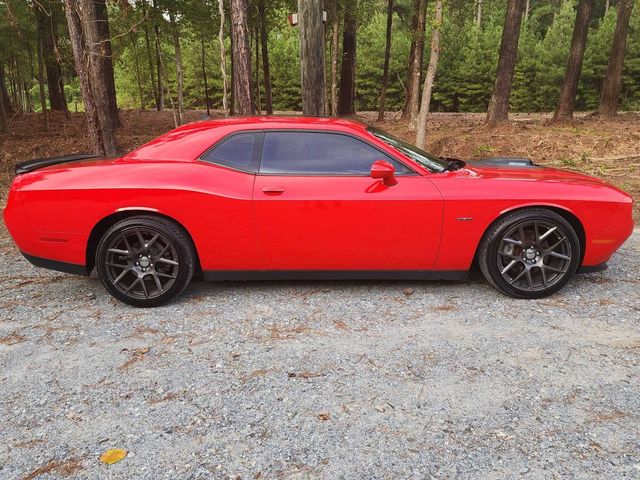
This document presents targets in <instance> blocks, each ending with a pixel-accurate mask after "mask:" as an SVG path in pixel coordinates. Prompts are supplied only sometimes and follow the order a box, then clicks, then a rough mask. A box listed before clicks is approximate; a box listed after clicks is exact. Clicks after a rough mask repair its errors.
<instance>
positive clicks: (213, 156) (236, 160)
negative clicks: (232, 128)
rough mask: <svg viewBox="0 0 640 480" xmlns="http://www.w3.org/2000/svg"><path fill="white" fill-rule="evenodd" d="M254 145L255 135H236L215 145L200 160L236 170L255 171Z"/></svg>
mask: <svg viewBox="0 0 640 480" xmlns="http://www.w3.org/2000/svg"><path fill="white" fill-rule="evenodd" d="M255 144H256V134H255V133H238V134H236V135H233V136H231V137H228V138H226V139H224V140H222V141H221V142H220V143H218V144H216V145H215V146H214V147H213V148H212V149H211V150H209V151H208V152H206V153H205V154H204V155H202V157H200V159H201V160H204V161H205V162H211V163H216V164H218V165H224V166H225V167H230V168H234V169H237V170H245V171H255V168H253V147H254V145H255Z"/></svg>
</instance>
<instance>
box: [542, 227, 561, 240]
mask: <svg viewBox="0 0 640 480" xmlns="http://www.w3.org/2000/svg"><path fill="white" fill-rule="evenodd" d="M557 229H558V227H551V228H550V229H549V230H547V231H546V232H544V233H543V234H542V235H540V241H542V240H544V239H545V238H547V237H548V236H549V235H551V234H552V233H553V232H555V231H556V230H557Z"/></svg>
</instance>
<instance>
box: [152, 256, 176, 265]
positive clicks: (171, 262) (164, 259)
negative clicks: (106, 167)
mask: <svg viewBox="0 0 640 480" xmlns="http://www.w3.org/2000/svg"><path fill="white" fill-rule="evenodd" d="M156 262H162V263H168V264H169V265H174V266H176V267H177V266H178V262H176V261H175V260H169V259H168V258H158V259H157V260H156Z"/></svg>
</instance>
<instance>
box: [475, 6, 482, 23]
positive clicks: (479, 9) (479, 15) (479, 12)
mask: <svg viewBox="0 0 640 480" xmlns="http://www.w3.org/2000/svg"><path fill="white" fill-rule="evenodd" d="M477 2H478V3H477V5H476V8H477V10H476V18H475V24H476V27H478V28H480V26H481V25H482V0H477Z"/></svg>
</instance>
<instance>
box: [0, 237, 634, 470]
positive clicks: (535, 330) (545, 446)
mask: <svg viewBox="0 0 640 480" xmlns="http://www.w3.org/2000/svg"><path fill="white" fill-rule="evenodd" d="M610 265H611V267H610V269H609V270H607V271H605V272H602V273H597V274H591V275H583V276H579V277H577V278H575V279H574V280H573V281H572V282H571V283H570V284H569V286H568V287H567V288H565V289H564V290H563V291H562V292H561V293H559V294H557V295H555V296H553V297H551V298H548V299H545V300H542V301H526V300H525V301H523V300H513V299H509V298H507V297H504V296H502V295H501V294H499V293H498V292H496V291H494V290H493V289H491V288H490V287H488V286H487V285H486V284H485V283H484V282H483V281H482V280H481V279H479V278H476V279H473V280H471V281H469V282H466V283H458V282H286V283H266V282H260V283H226V284H207V283H203V282H198V283H195V284H193V285H192V286H191V287H190V288H189V289H188V290H187V292H186V295H184V296H183V297H182V298H181V299H180V300H179V301H178V302H177V303H174V304H171V305H169V306H166V307H162V308H158V309H153V310H138V309H133V308H130V307H127V306H125V305H123V304H120V303H118V302H117V301H115V300H113V299H112V298H111V297H110V296H109V295H108V294H107V293H106V292H105V291H104V290H103V288H102V287H101V285H100V284H99V282H98V281H97V280H96V278H95V277H91V278H89V279H87V278H81V277H73V276H69V275H65V274H58V273H55V272H48V271H46V270H41V269H36V268H34V267H31V266H30V265H29V264H28V263H27V262H26V261H25V260H23V259H22V258H21V257H20V255H19V253H18V252H17V251H16V250H15V248H14V247H13V246H12V245H11V242H10V240H9V239H8V238H7V234H6V231H4V230H2V231H1V232H0V317H1V320H0V367H1V371H0V425H1V427H0V478H2V479H13V478H36V477H38V478H59V477H65V476H71V477H77V478H91V479H95V478H123V479H125V478H127V479H128V478H149V479H157V478H172V479H173V478H180V479H182V478H231V479H236V478H241V479H257V478H263V479H267V478H269V479H270V478H326V479H337V478H347V479H354V478H357V479H359V478H364V479H377V478H389V479H405V478H416V479H418V478H419V479H423V478H438V479H440V478H514V477H522V478H544V479H547V478H558V477H561V476H568V477H571V478H599V479H600V478H616V479H619V478H640V292H639V287H640V273H639V272H640V231H639V230H636V232H635V233H634V236H633V237H632V238H631V239H630V240H629V241H628V242H627V244H626V245H625V246H624V247H623V249H622V250H621V251H620V252H619V253H618V254H617V255H616V256H615V257H614V259H613V260H612V261H611V262H610ZM109 448H122V449H126V450H127V451H128V452H129V453H128V456H127V457H126V458H125V459H123V460H122V461H120V462H118V463H115V464H113V465H106V464H104V463H101V462H100V461H99V456H100V455H101V454H102V453H103V452H104V451H105V450H107V449H109Z"/></svg>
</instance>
